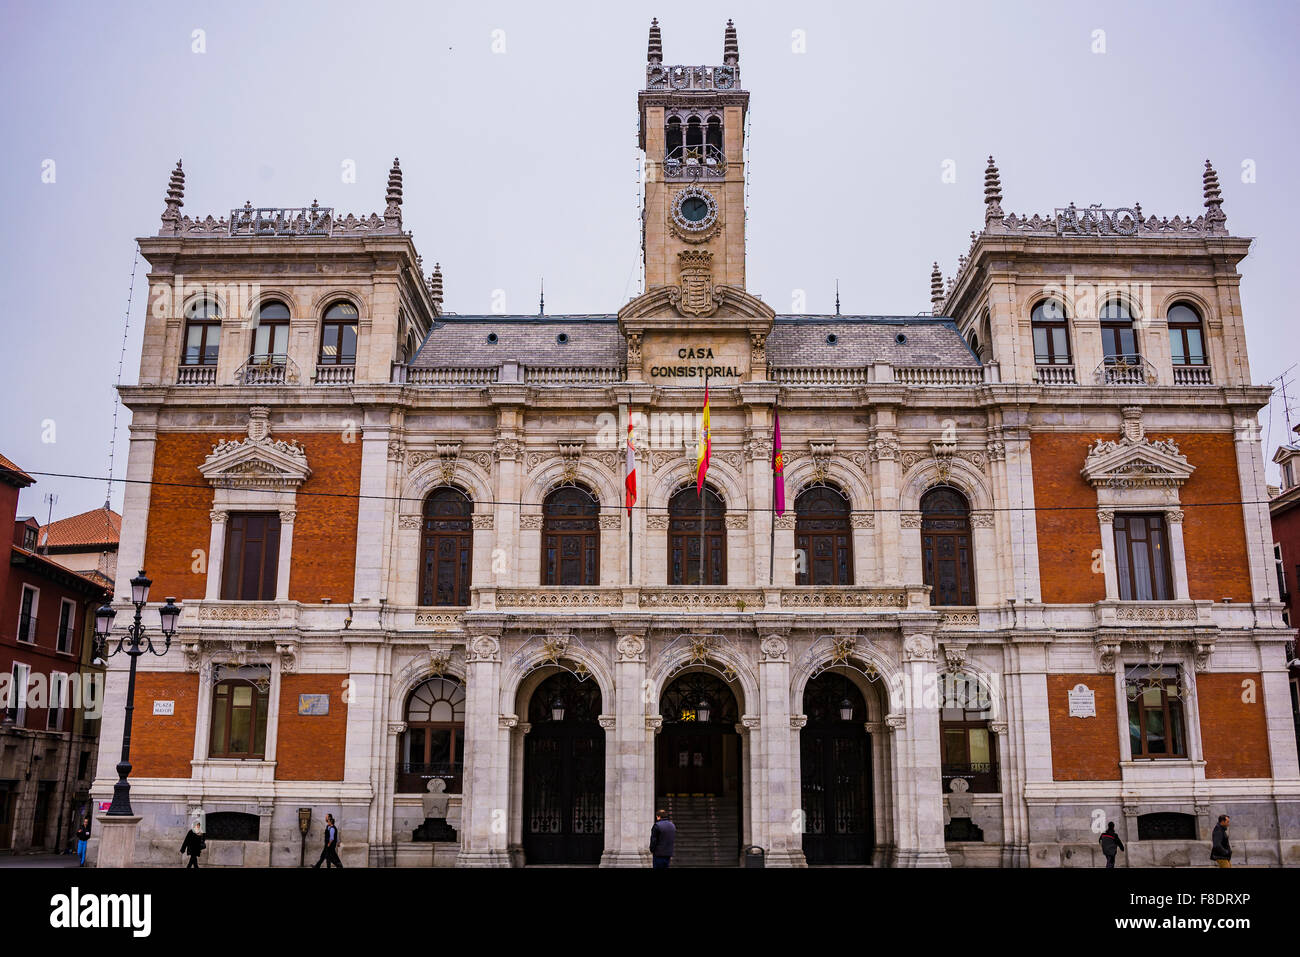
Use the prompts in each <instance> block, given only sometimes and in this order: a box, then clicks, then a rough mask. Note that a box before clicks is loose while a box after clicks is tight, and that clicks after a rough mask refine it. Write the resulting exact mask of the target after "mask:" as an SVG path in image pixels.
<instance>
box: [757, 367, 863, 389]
mask: <svg viewBox="0 0 1300 957" xmlns="http://www.w3.org/2000/svg"><path fill="white" fill-rule="evenodd" d="M769 371H770V374H771V376H772V381H773V382H779V383H781V384H782V385H792V386H854V385H866V384H867V367H866V366H855V367H853V368H848V369H832V368H828V367H826V366H813V367H808V368H786V369H778V368H772V369H770V370H769Z"/></svg>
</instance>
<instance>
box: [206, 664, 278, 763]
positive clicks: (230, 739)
mask: <svg viewBox="0 0 1300 957" xmlns="http://www.w3.org/2000/svg"><path fill="white" fill-rule="evenodd" d="M270 690H271V689H270V684H269V682H265V683H264V682H253V681H249V680H247V679H244V678H227V679H226V680H224V681H218V682H217V684H216V687H215V688H213V691H212V735H211V737H210V739H209V742H208V756H209V757H213V758H255V759H261V758H262V757H263V756H264V755H265V754H266V712H267V703H268V701H269V699H270Z"/></svg>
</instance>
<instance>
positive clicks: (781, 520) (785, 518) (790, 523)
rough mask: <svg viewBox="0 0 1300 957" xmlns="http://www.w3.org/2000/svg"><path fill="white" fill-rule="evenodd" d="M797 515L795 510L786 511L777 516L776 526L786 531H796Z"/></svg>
mask: <svg viewBox="0 0 1300 957" xmlns="http://www.w3.org/2000/svg"><path fill="white" fill-rule="evenodd" d="M795 521H796V517H795V514H794V512H786V513H785V514H784V515H778V516H777V517H776V527H777V528H778V529H782V530H784V531H790V532H792V531H794V527H795Z"/></svg>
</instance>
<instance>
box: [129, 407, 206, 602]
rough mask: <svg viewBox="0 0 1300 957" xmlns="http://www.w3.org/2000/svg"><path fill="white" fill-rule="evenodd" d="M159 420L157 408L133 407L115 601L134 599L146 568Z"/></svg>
mask: <svg viewBox="0 0 1300 957" xmlns="http://www.w3.org/2000/svg"><path fill="white" fill-rule="evenodd" d="M156 422H157V411H156V410H154V409H140V408H137V409H135V410H134V414H133V416H132V420H131V447H130V449H129V451H128V453H127V460H126V491H125V493H124V494H123V497H122V534H121V538H120V541H119V543H118V549H117V564H118V567H119V568H120V569H121V572H120V574H118V576H117V579H116V582H115V588H114V595H113V597H114V600H116V601H130V600H131V578H132V576H134V575H135V573H136V570H137V569H140V568H143V567H144V539H145V530H146V528H147V527H148V522H149V493H150V491H151V490H152V488H153V486H152V485H150V481H151V480H152V479H153V465H154V453H155V451H156V448H157V444H158V436H157V433H156V432H155V431H154V426H155V423H156ZM195 544H197V542H196V543H195ZM128 569H129V571H128Z"/></svg>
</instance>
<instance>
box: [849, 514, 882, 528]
mask: <svg viewBox="0 0 1300 957" xmlns="http://www.w3.org/2000/svg"><path fill="white" fill-rule="evenodd" d="M849 524H850V525H851V526H852V527H853V528H875V527H876V513H875V512H854V513H853V514H852V515H850V516H849Z"/></svg>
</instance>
